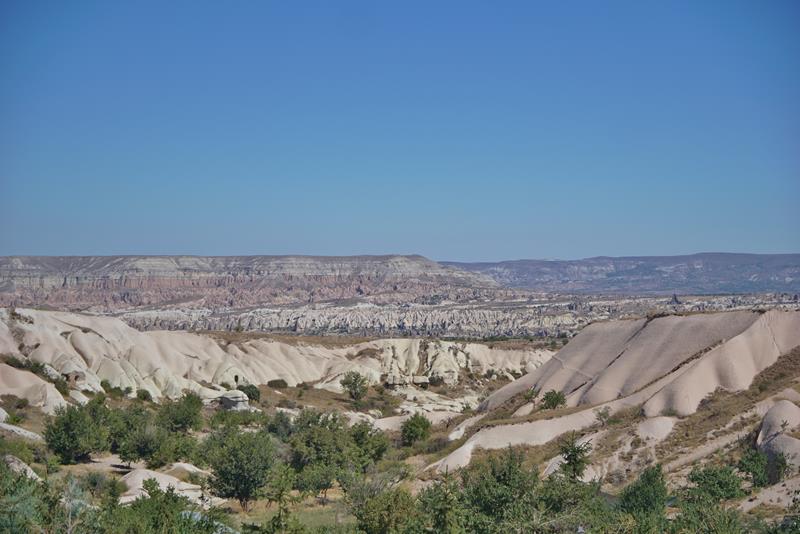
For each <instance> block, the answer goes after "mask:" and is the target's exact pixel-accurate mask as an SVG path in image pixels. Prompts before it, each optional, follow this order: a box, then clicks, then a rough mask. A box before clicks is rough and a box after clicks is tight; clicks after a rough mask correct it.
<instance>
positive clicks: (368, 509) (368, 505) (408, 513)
mask: <svg viewBox="0 0 800 534" xmlns="http://www.w3.org/2000/svg"><path fill="white" fill-rule="evenodd" d="M351 511H352V513H353V515H354V516H355V517H356V520H357V521H358V528H359V530H360V531H363V532H365V533H366V534H384V533H387V532H400V531H402V527H403V526H404V525H405V524H406V523H407V522H409V521H410V520H411V519H412V518H413V516H414V498H413V497H412V496H411V494H410V493H409V492H408V491H406V490H404V489H398V488H393V489H389V490H385V491H382V492H380V493H379V494H378V495H376V496H375V497H372V498H371V499H368V500H366V501H365V502H363V503H361V505H360V506H358V507H354V508H352V509H351Z"/></svg>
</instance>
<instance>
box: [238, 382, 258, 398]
mask: <svg viewBox="0 0 800 534" xmlns="http://www.w3.org/2000/svg"><path fill="white" fill-rule="evenodd" d="M236 389H238V390H239V391H242V392H244V394H245V395H247V398H248V399H250V400H251V401H253V402H258V401H260V400H261V391H260V390H259V389H258V388H257V387H256V386H254V385H253V384H241V385H240V386H239V387H237V388H236Z"/></svg>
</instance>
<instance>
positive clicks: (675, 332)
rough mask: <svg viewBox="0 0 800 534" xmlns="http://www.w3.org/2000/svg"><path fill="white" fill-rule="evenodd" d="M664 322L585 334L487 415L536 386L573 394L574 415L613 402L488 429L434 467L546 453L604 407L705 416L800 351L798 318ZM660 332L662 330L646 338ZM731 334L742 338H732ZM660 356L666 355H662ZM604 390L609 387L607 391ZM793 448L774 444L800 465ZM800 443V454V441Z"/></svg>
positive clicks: (737, 316) (493, 402)
mask: <svg viewBox="0 0 800 534" xmlns="http://www.w3.org/2000/svg"><path fill="white" fill-rule="evenodd" d="M662 319H670V318H668V317H665V318H662ZM662 319H656V320H653V321H650V324H647V323H644V322H643V321H641V320H640V321H615V322H610V323H604V324H602V325H597V326H594V325H593V326H594V327H588V328H587V329H586V330H584V332H585V333H586V335H584V332H582V333H581V334H579V335H578V336H577V337H576V338H575V339H574V340H573V341H571V342H570V343H569V344H567V346H566V347H565V348H564V349H562V350H561V351H560V352H559V353H557V354H556V355H555V356H554V357H553V359H552V360H551V362H550V363H547V364H545V365H543V366H542V367H540V368H539V369H537V370H535V371H534V372H533V373H530V374H529V375H527V376H525V377H523V378H521V379H519V380H517V381H515V382H513V383H511V384H509V385H507V386H505V387H504V388H501V389H500V390H498V391H497V392H495V393H494V394H493V395H491V396H489V398H488V399H487V401H486V402H484V403H483V404H482V406H481V408H482V409H483V410H489V409H491V408H494V407H497V406H499V405H500V404H502V403H503V402H505V401H506V400H508V399H509V398H510V397H511V396H513V395H515V394H517V393H519V392H522V391H525V390H526V389H528V388H530V387H531V386H534V385H535V386H537V387H540V388H541V389H542V390H543V391H544V390H547V389H551V388H552V389H557V390H560V391H562V392H564V393H567V394H569V395H568V400H569V401H570V404H571V405H573V406H575V405H580V404H584V403H589V400H593V401H597V400H598V399H604V398H610V399H614V400H609V401H607V402H604V403H602V404H598V405H595V406H592V407H589V408H587V409H585V410H581V411H578V412H574V413H571V414H568V415H565V416H562V417H556V418H553V419H545V420H537V421H532V422H522V423H518V424H513V425H499V426H495V427H490V428H483V429H481V430H480V431H478V432H477V433H475V434H474V435H472V436H471V437H470V438H469V439H468V440H467V441H466V442H465V443H464V444H463V445H462V446H461V447H459V448H458V449H457V450H455V451H454V452H452V453H451V454H450V455H448V456H447V457H446V458H444V459H443V460H442V461H440V462H438V463H437V464H435V465H436V466H437V467H438V468H439V469H440V470H444V469H450V470H452V469H455V468H458V467H463V466H465V465H466V464H467V463H469V459H470V457H471V455H472V451H473V450H474V449H475V448H476V447H482V448H487V449H497V448H503V447H506V446H508V445H540V444H544V443H546V442H548V441H550V440H551V439H554V438H556V437H558V436H559V435H561V434H563V433H565V432H569V431H571V430H580V429H584V428H587V427H589V426H591V425H593V424H595V422H596V414H595V410H596V409H597V408H598V407H608V408H609V409H610V411H611V413H615V412H616V411H619V410H621V409H623V408H627V407H632V406H639V405H643V412H644V414H645V415H646V416H648V417H657V416H660V415H662V414H664V413H666V412H671V413H672V412H674V413H677V414H679V415H689V414H691V413H694V412H695V411H696V410H697V408H698V406H699V404H700V401H701V400H702V399H704V398H705V397H706V396H707V395H709V394H710V393H712V392H714V391H715V390H716V389H718V388H721V389H725V390H727V391H741V390H744V389H747V388H748V387H749V386H750V384H752V382H753V379H754V378H755V376H756V375H757V374H758V373H760V372H761V371H763V370H764V369H766V368H767V367H769V366H770V365H772V364H774V363H775V362H776V361H777V359H778V357H779V356H780V355H782V354H786V353H788V352H789V351H790V350H791V349H793V348H794V347H797V346H798V345H800V312H796V311H791V312H784V311H777V310H771V311H768V312H766V313H764V314H754V313H750V312H744V313H743V312H733V313H723V314H709V315H705V316H704V315H690V316H686V317H681V318H679V319H680V320H676V319H672V320H669V321H663V320H662ZM681 323H683V324H681ZM692 323H695V324H696V325H700V328H695V324H692ZM748 323H749V325H748ZM651 327H653V328H655V329H656V330H655V331H653V332H650V333H647V334H644V336H643V337H642V339H641V340H639V339H637V338H638V337H639V336H640V335H641V334H642V333H644V332H647V329H648V328H651ZM740 329H741V331H740V332H739V333H736V331H737V330H740ZM730 332H733V334H734V335H733V337H730V338H727V337H725V334H728V333H730ZM581 338H583V339H581ZM645 340H646V341H647V343H648V344H649V345H650V346H651V347H652V349H651V350H649V351H647V350H644V349H643V348H640V347H639V344H640V343H644V342H645ZM573 344H574V345H573ZM659 351H663V355H662V352H659ZM593 355H596V357H597V361H595V360H594V359H593ZM634 356H635V358H634ZM620 362H622V363H620ZM654 370H655V371H654ZM656 372H658V373H661V375H657V374H655V373H656ZM599 383H602V384H605V385H604V386H603V387H602V388H601V387H598V384H599ZM626 392H630V393H628V394H626ZM660 421H662V422H660V423H659V424H658V425H657V426H658V428H652V429H647V428H644V429H643V431H645V432H649V431H652V432H653V433H657V434H660V433H661V431H662V430H663V431H664V432H667V428H666V424H664V423H663V420H660ZM662 427H663V428H662ZM784 438H786V439H784ZM788 439H794V438H790V437H789V436H785V435H782V437H779V439H778V440H777V441H776V440H775V439H773V440H772V441H771V442H770V443H771V445H769V446H771V447H781V448H782V449H784V450H785V451H786V452H787V453H791V454H792V455H795V454H796V455H797V458H798V461H800V447H798V449H797V450H796V451H795V449H794V444H793V443H789V442H788V441H787V440H788ZM795 441H798V445H800V440H795Z"/></svg>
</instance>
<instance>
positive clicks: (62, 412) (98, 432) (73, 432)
mask: <svg viewBox="0 0 800 534" xmlns="http://www.w3.org/2000/svg"><path fill="white" fill-rule="evenodd" d="M90 405H91V403H90V404H87V405H86V406H75V405H69V406H67V407H66V408H63V407H62V408H58V409H57V410H56V414H55V417H52V418H51V419H50V420H49V421H48V422H47V426H46V428H45V432H44V437H45V441H46V442H47V446H48V447H50V450H52V451H53V452H54V453H56V454H57V455H58V456H59V457H60V458H61V461H62V463H65V464H71V463H75V462H81V461H85V460H88V459H89V456H90V455H91V453H93V452H99V451H102V450H105V449H106V448H107V447H108V428H106V427H105V426H104V425H103V421H102V420H98V418H96V417H93V414H92V413H91V406H90Z"/></svg>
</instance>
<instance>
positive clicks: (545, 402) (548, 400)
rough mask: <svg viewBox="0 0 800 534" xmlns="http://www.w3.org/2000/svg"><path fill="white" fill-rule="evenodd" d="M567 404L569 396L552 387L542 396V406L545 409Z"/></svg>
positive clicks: (553, 408)
mask: <svg viewBox="0 0 800 534" xmlns="http://www.w3.org/2000/svg"><path fill="white" fill-rule="evenodd" d="M566 404H567V398H566V397H565V396H564V394H563V393H561V392H560V391H556V390H554V389H551V390H550V391H548V392H547V393H545V394H544V396H543V397H542V408H544V409H545V410H555V409H556V408H558V407H559V406H564V405H566Z"/></svg>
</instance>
